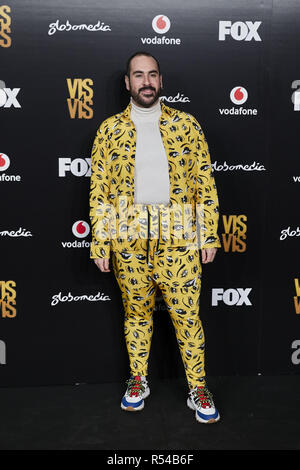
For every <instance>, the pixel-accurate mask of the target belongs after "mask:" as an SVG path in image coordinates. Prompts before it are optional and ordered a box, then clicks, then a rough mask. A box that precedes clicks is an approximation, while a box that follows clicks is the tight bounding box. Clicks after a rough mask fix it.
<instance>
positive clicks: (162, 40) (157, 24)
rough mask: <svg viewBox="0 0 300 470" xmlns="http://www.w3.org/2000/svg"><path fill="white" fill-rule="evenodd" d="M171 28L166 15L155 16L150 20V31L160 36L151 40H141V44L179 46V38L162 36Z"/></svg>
mask: <svg viewBox="0 0 300 470" xmlns="http://www.w3.org/2000/svg"><path fill="white" fill-rule="evenodd" d="M170 27H171V21H170V19H169V18H168V17H167V16H166V15H156V16H155V17H154V18H153V20H152V29H153V30H154V31H155V32H156V33H157V34H159V35H160V36H154V37H153V38H141V41H142V43H143V44H154V45H166V46H172V45H175V46H177V45H180V44H181V39H180V38H168V37H167V36H164V34H166V33H167V32H168V31H169V29H170Z"/></svg>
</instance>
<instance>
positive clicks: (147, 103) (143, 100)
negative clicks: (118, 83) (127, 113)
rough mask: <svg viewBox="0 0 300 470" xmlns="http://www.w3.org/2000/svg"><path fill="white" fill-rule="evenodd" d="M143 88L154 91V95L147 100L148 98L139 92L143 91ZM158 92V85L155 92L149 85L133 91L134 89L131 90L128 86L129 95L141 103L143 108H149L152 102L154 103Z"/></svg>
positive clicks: (159, 91) (158, 94) (159, 90)
mask: <svg viewBox="0 0 300 470" xmlns="http://www.w3.org/2000/svg"><path fill="white" fill-rule="evenodd" d="M145 90H151V91H153V92H154V95H153V96H152V98H151V99H150V100H149V98H144V97H143V96H142V95H141V92H143V91H145ZM160 93H161V87H159V89H158V90H157V92H155V88H153V87H151V86H149V87H144V88H140V90H139V91H138V92H137V93H135V92H134V91H132V89H131V87H130V95H131V97H132V98H133V99H134V101H135V102H136V103H138V104H139V105H141V106H142V107H143V108H150V107H151V106H152V105H153V104H154V103H156V101H157V100H158V98H159V97H160Z"/></svg>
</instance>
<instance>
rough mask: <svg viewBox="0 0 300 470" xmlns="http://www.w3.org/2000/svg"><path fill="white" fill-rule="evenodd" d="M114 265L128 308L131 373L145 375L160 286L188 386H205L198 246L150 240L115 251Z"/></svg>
mask: <svg viewBox="0 0 300 470" xmlns="http://www.w3.org/2000/svg"><path fill="white" fill-rule="evenodd" d="M112 264H113V270H114V274H115V277H116V279H117V282H118V285H119V287H120V290H121V295H122V302H123V306H124V311H125V319H124V331H125V340H126V346H127V351H128V355H129V362H130V372H131V374H132V375H133V376H135V375H141V376H146V375H147V371H148V360H149V353H150V347H151V339H152V334H153V311H154V307H155V296H156V291H157V288H159V290H160V291H161V294H162V296H163V299H164V302H165V303H166V306H167V309H168V311H169V314H170V316H171V319H172V323H173V325H174V328H175V333H176V338H177V342H178V345H179V349H180V353H181V358H182V361H183V365H184V368H185V373H186V378H187V382H188V385H189V387H190V388H193V387H195V386H196V385H205V369H204V346H205V345H204V332H203V328H202V323H201V320H200V317H199V304H200V290H201V272H202V268H201V262H200V253H199V250H197V249H196V250H195V249H190V248H188V247H185V246H171V245H170V243H169V242H164V243H160V244H159V246H158V243H157V240H156V239H148V240H147V247H146V246H145V248H144V247H143V246H142V245H141V248H140V249H139V250H134V251H132V252H130V251H128V250H126V251H116V252H113V256H112Z"/></svg>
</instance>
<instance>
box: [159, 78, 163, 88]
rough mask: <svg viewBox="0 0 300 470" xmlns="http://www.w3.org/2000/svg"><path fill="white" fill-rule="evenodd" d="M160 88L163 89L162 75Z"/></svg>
mask: <svg viewBox="0 0 300 470" xmlns="http://www.w3.org/2000/svg"><path fill="white" fill-rule="evenodd" d="M159 78H160V88H163V79H162V75H160V77H159Z"/></svg>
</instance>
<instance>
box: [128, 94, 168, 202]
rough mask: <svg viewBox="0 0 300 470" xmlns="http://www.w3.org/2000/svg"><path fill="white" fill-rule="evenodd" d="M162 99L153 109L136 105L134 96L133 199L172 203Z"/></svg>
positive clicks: (135, 200)
mask: <svg viewBox="0 0 300 470" xmlns="http://www.w3.org/2000/svg"><path fill="white" fill-rule="evenodd" d="M160 115H161V107H160V101H159V100H158V101H157V103H156V104H155V105H154V106H152V107H151V108H141V107H139V106H136V105H135V104H134V103H133V101H132V99H131V120H132V121H133V123H134V125H135V128H136V153H135V178H134V202H135V203H137V204H159V203H164V204H165V203H167V204H168V203H169V198H170V196H169V194H170V193H169V190H170V182H169V168H168V158H167V155H166V152H165V148H164V145H163V142H162V138H161V135H160V130H159V118H160Z"/></svg>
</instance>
